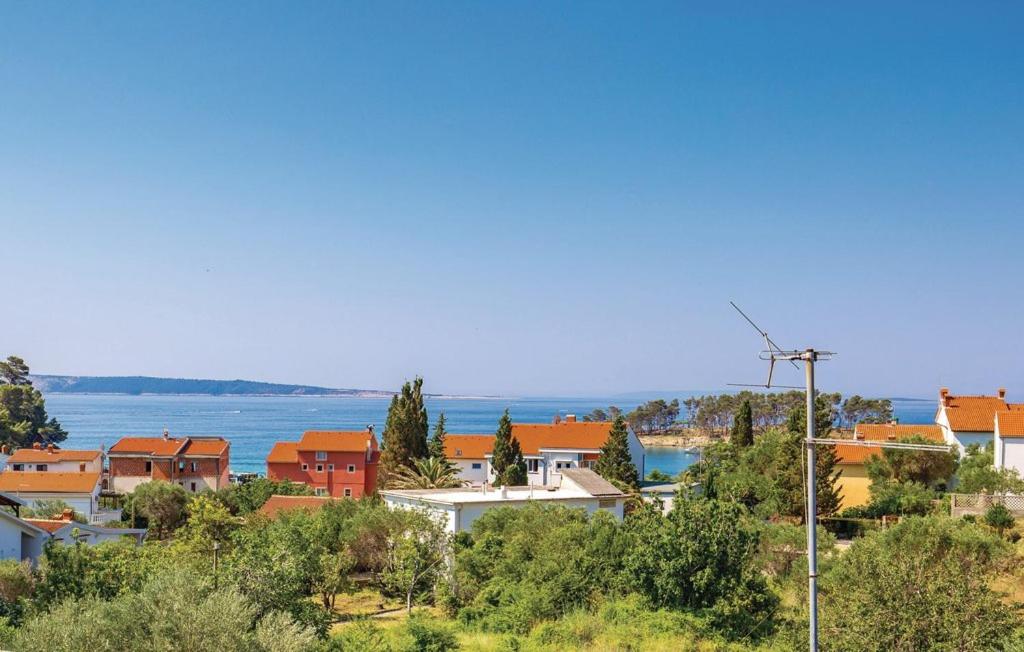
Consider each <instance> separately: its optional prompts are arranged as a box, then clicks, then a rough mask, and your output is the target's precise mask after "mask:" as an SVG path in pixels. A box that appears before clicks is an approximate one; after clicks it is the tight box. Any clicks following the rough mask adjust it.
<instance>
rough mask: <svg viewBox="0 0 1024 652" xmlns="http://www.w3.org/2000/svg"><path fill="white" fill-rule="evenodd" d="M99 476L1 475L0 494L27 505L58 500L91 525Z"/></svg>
mask: <svg viewBox="0 0 1024 652" xmlns="http://www.w3.org/2000/svg"><path fill="white" fill-rule="evenodd" d="M100 476H101V474H100V473H93V472H88V471H87V472H85V473H80V472H74V473H66V472H62V471H5V472H3V473H0V492H3V493H5V494H8V495H10V496H14V497H16V498H17V499H18V500H21V501H23V502H24V503H26V504H28V505H32V504H33V503H34V502H36V501H51V500H60V501H63V502H65V503H67V504H68V506H70V507H71V508H73V509H74V510H75V511H76V512H78V513H80V514H82V515H84V516H85V517H86V518H87V519H89V520H90V521H91V520H92V519H93V517H94V516H95V515H96V513H97V511H98V507H99V505H98V503H99V495H100Z"/></svg>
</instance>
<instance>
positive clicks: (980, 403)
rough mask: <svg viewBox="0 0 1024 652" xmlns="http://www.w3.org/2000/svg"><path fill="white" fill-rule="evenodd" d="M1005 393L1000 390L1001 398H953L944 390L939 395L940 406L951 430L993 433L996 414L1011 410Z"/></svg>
mask: <svg viewBox="0 0 1024 652" xmlns="http://www.w3.org/2000/svg"><path fill="white" fill-rule="evenodd" d="M1005 393H1006V392H1005V391H1004V390H1000V396H953V395H952V394H949V393H947V390H946V389H943V390H942V391H941V392H940V393H939V400H940V404H939V405H940V409H942V410H944V411H945V413H946V419H947V420H948V421H949V427H950V429H952V430H954V431H958V432H992V431H993V430H994V428H995V414H996V412H1006V411H1007V410H1010V409H1011V407H1010V405H1009V404H1007V402H1006V400H1005V399H1003V397H1002V395H1003V394H1005ZM1014 409H1015V408H1014Z"/></svg>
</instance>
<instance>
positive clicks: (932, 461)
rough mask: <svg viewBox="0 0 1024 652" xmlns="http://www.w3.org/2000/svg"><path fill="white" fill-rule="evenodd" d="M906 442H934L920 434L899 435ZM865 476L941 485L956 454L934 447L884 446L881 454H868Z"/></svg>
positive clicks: (953, 468) (953, 466)
mask: <svg viewBox="0 0 1024 652" xmlns="http://www.w3.org/2000/svg"><path fill="white" fill-rule="evenodd" d="M900 441H901V442H903V443H908V444H934V443H935V442H933V441H930V440H928V439H925V438H924V437H921V436H920V435H914V436H912V437H904V438H902V439H900ZM865 466H866V467H867V472H868V477H869V478H871V481H872V482H886V481H890V480H892V481H895V482H916V483H918V484H922V485H924V486H926V487H933V488H934V487H944V486H945V485H946V483H947V482H948V481H949V480H950V478H952V477H953V474H954V473H955V472H956V467H957V454H956V453H953V452H948V453H942V452H937V451H912V450H899V449H891V448H884V449H882V455H881V456H878V455H872V456H871V457H870V458H868V461H867V464H866V465H865Z"/></svg>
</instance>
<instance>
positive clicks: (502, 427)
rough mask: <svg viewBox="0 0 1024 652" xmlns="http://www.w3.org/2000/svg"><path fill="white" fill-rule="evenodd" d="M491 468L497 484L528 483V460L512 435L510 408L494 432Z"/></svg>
mask: <svg viewBox="0 0 1024 652" xmlns="http://www.w3.org/2000/svg"><path fill="white" fill-rule="evenodd" d="M491 468H492V469H493V470H494V476H495V477H494V483H495V484H498V485H507V486H510V487H515V486H521V485H524V484H526V479H527V477H528V476H527V474H526V460H525V459H524V458H523V450H522V448H520V446H519V441H518V440H517V439H516V438H515V437H513V436H512V418H511V417H510V416H509V414H508V409H506V410H505V413H504V414H503V415H501V419H499V420H498V430H497V432H495V433H494V450H493V452H492V453H491Z"/></svg>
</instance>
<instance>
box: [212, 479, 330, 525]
mask: <svg viewBox="0 0 1024 652" xmlns="http://www.w3.org/2000/svg"><path fill="white" fill-rule="evenodd" d="M215 495H216V497H217V500H219V501H220V502H221V503H223V504H224V505H225V506H226V507H227V508H228V509H229V510H231V513H232V514H235V515H236V516H245V515H246V514H251V513H252V512H255V511H257V510H259V508H260V507H263V503H265V502H267V500H268V499H269V498H270V497H271V496H312V495H313V488H312V487H310V486H309V485H307V484H304V483H301V482H289V481H288V480H280V481H279V480H269V479H267V478H256V479H254V480H250V481H248V482H243V483H241V484H233V485H228V486H227V487H224V488H223V489H220V490H218V491H217V492H216V494H215Z"/></svg>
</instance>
